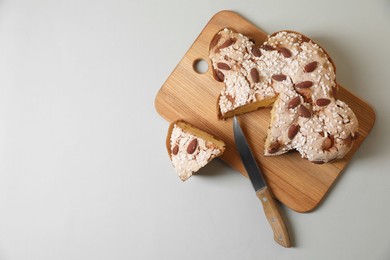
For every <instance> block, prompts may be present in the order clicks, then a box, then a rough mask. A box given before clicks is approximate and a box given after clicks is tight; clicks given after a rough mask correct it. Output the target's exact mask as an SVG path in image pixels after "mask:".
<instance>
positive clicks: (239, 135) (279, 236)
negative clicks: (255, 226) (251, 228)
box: [233, 116, 291, 247]
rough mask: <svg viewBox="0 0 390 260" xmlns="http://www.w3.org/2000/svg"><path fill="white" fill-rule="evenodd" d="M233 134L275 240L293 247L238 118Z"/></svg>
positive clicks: (235, 119)
mask: <svg viewBox="0 0 390 260" xmlns="http://www.w3.org/2000/svg"><path fill="white" fill-rule="evenodd" d="M233 132H234V142H235V144H236V147H237V150H238V153H239V154H240V158H241V161H242V163H243V164H244V167H245V170H246V172H247V174H248V176H249V179H250V180H251V182H252V185H253V188H254V189H255V191H256V195H257V197H258V198H259V199H260V201H261V203H262V205H263V209H264V212H265V215H266V217H267V220H268V222H269V224H270V225H271V228H272V231H273V233H274V240H275V241H276V242H277V243H278V244H280V245H282V246H284V247H291V241H290V237H289V234H288V231H287V227H286V225H285V223H284V221H283V218H282V216H281V214H280V211H279V207H278V205H277V203H276V201H275V199H274V198H273V195H272V192H271V190H270V189H269V188H268V186H267V183H266V181H265V179H264V177H263V174H262V173H261V170H260V168H259V166H258V165H257V162H256V159H255V157H254V156H253V153H252V150H251V148H250V146H249V144H248V142H247V140H246V137H245V135H244V133H243V131H242V129H241V126H240V124H239V122H238V120H237V117H236V116H234V119H233Z"/></svg>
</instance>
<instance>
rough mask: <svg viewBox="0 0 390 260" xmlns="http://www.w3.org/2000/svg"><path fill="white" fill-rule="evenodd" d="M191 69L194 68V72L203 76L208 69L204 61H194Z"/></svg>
mask: <svg viewBox="0 0 390 260" xmlns="http://www.w3.org/2000/svg"><path fill="white" fill-rule="evenodd" d="M192 67H193V68H194V70H195V72H197V73H199V74H204V73H206V72H207V70H208V69H209V64H208V63H207V61H205V60H204V59H197V60H195V61H194V64H192Z"/></svg>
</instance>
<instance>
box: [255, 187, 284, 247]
mask: <svg viewBox="0 0 390 260" xmlns="http://www.w3.org/2000/svg"><path fill="white" fill-rule="evenodd" d="M256 195H257V197H258V198H259V199H260V201H261V203H262V204H263V209H264V212H265V215H266V217H267V219H268V222H269V224H270V225H271V227H272V231H273V232H274V240H275V241H276V242H277V243H278V244H280V245H282V246H284V247H291V242H290V237H289V235H288V231H287V228H286V225H285V224H284V221H283V218H282V216H281V215H280V212H279V207H278V205H277V204H276V201H275V199H274V198H273V196H272V193H271V191H270V190H269V189H268V188H267V187H264V188H262V189H260V190H258V191H257V192H256Z"/></svg>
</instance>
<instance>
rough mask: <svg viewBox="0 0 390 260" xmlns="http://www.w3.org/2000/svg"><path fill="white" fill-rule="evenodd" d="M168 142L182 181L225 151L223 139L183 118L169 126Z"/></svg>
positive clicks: (174, 165)
mask: <svg viewBox="0 0 390 260" xmlns="http://www.w3.org/2000/svg"><path fill="white" fill-rule="evenodd" d="M166 144H167V150H168V154H169V157H170V159H171V161H172V164H173V167H174V168H175V170H176V172H177V174H178V175H179V177H180V179H181V180H182V181H185V180H187V179H188V178H189V177H191V176H192V174H193V173H194V172H197V171H198V170H199V169H200V168H202V167H204V166H205V165H206V164H207V163H209V162H210V161H211V160H212V159H214V158H216V157H218V156H220V155H221V154H222V153H223V152H224V151H225V143H224V142H223V141H221V140H219V139H217V138H215V137H213V136H212V135H210V134H208V133H206V132H204V131H202V130H200V129H198V128H196V127H194V126H192V125H190V124H188V123H186V122H184V121H181V120H179V121H176V122H173V123H171V125H170V126H169V130H168V135H167V143H166Z"/></svg>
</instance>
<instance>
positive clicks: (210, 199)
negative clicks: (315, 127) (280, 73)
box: [0, 0, 390, 260]
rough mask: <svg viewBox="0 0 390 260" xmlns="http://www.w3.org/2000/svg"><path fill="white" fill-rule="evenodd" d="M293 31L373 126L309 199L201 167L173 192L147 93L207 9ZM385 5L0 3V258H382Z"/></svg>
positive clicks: (387, 160) (387, 184) (389, 74)
mask: <svg viewBox="0 0 390 260" xmlns="http://www.w3.org/2000/svg"><path fill="white" fill-rule="evenodd" d="M223 9H230V10H233V11H236V12H238V13H239V14H241V15H243V16H244V17H246V18H247V19H249V20H250V21H252V22H253V23H254V24H256V25H257V26H259V27H260V28H262V29H263V30H265V31H268V32H273V31H277V30H281V29H292V30H296V31H300V32H302V33H304V34H306V35H308V36H310V37H312V38H313V39H315V40H316V41H318V42H319V43H320V44H321V45H322V46H323V47H324V48H326V50H327V51H328V52H329V53H330V55H331V56H332V58H333V60H334V61H335V63H336V65H337V72H338V74H337V79H338V81H339V82H340V84H341V85H343V86H345V87H347V88H348V89H349V90H351V91H352V92H353V93H355V94H356V95H357V96H360V97H362V98H364V99H365V100H366V101H367V102H368V103H370V104H372V105H373V107H374V108H375V111H376V113H377V121H376V125H375V127H374V129H373V131H372V132H371V134H370V136H369V137H368V138H367V139H366V141H365V142H364V144H363V145H362V146H361V148H360V150H359V151H358V152H357V153H356V155H355V156H354V158H353V160H352V161H351V163H350V165H349V166H348V167H347V169H346V170H345V172H344V173H343V174H342V176H341V178H340V179H339V180H338V181H337V183H336V184H335V185H334V187H333V188H332V190H331V192H330V193H329V195H328V196H327V197H326V199H325V200H324V202H323V203H322V204H321V205H320V206H319V207H318V208H317V209H316V210H315V211H313V212H311V213H306V214H300V213H296V212H294V211H292V210H290V209H288V208H286V207H282V210H283V211H284V212H285V215H286V216H287V218H288V221H289V224H290V226H291V233H292V234H293V237H294V243H295V247H294V248H291V249H286V248H282V247H280V246H278V245H277V244H276V243H275V242H274V241H273V238H272V231H271V229H270V227H269V225H268V223H267V221H266V219H265V217H264V214H263V210H262V208H261V206H260V202H259V201H258V199H257V198H256V196H255V194H254V192H253V190H252V187H251V185H250V183H249V181H248V180H247V179H246V178H244V177H242V176H241V175H239V174H238V173H236V172H235V171H233V170H232V169H230V168H228V167H227V166H226V165H225V164H223V163H222V162H220V161H218V160H215V161H213V162H212V163H211V164H210V165H208V166H207V168H204V169H203V170H202V171H201V174H200V175H198V176H194V177H192V178H191V179H189V180H188V181H187V182H184V183H182V182H181V181H180V180H179V178H178V177H177V175H176V174H175V172H174V170H173V168H172V166H171V163H170V161H169V159H168V155H167V153H166V150H165V135H166V131H167V127H168V122H166V121H164V120H163V119H162V118H161V117H160V116H159V115H158V114H157V112H156V111H155V109H154V98H155V95H156V93H157V91H158V90H159V88H160V87H161V85H162V84H163V83H164V81H165V80H166V78H167V77H168V76H169V74H170V73H171V71H172V70H173V69H174V68H175V66H176V64H177V63H178V62H179V61H180V59H181V58H182V56H183V55H184V54H185V52H186V51H187V49H188V48H189V47H190V45H191V44H192V42H193V41H194V40H195V38H196V37H197V35H198V34H199V33H200V31H201V30H202V29H203V27H204V26H205V25H206V23H207V22H208V20H209V19H210V18H211V17H212V15H213V14H215V13H217V12H218V11H220V10H223ZM389 28H390V1H388V0H378V1H375V0H374V1H335V0H332V1H330V0H329V1H321V2H314V1H284V2H281V1H233V0H232V1H205V0H198V1H192V2H189V1H125V0H122V1H119V0H113V1H108V0H93V1H92V0H85V1H80V0H68V1H49V0H36V1H28V0H14V1H11V0H0V259H1V260H11V259H40V260H43V259H94V260H98V259H299V260H304V259H342V260H343V259H371V260H385V259H390V224H389V219H390V207H389V199H390V170H389V169H390V148H389V147H390V138H389V134H390V120H389V115H390V109H389V108H390V85H389V82H390V70H389V59H390V47H389V46H390V44H389V42H390V29H389Z"/></svg>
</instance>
